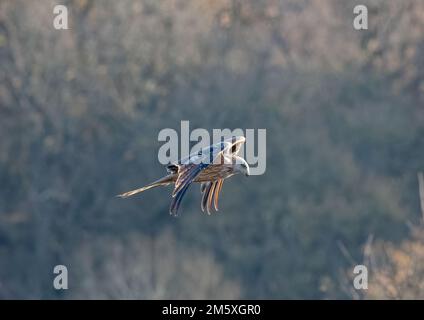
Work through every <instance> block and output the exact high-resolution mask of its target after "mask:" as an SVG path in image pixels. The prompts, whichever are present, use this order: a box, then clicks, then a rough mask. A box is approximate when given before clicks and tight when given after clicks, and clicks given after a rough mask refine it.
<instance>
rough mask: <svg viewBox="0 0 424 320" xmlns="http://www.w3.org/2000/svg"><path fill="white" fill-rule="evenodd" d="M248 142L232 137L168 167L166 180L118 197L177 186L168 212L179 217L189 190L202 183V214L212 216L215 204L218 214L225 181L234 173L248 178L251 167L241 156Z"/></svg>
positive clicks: (241, 138) (162, 179)
mask: <svg viewBox="0 0 424 320" xmlns="http://www.w3.org/2000/svg"><path fill="white" fill-rule="evenodd" d="M245 141H246V139H245V137H243V136H239V137H232V138H230V139H227V140H224V141H222V142H219V143H216V144H213V145H211V146H208V147H206V148H203V149H201V150H199V152H196V153H193V154H191V155H189V156H188V157H186V158H183V159H180V160H178V161H177V162H176V163H171V164H169V165H167V166H166V169H167V171H168V175H166V176H165V177H163V178H161V179H159V180H156V181H154V182H152V183H150V184H148V185H147V186H145V187H142V188H139V189H135V190H132V191H128V192H125V193H123V194H120V195H118V197H121V198H128V197H130V196H133V195H135V194H137V193H140V192H143V191H146V190H148V189H151V188H155V187H159V186H167V185H169V184H172V183H174V184H175V187H174V191H173V192H172V202H171V206H170V208H169V213H170V214H171V215H173V216H177V215H178V208H179V207H180V204H181V200H182V198H183V197H184V195H185V193H186V192H187V189H188V188H189V186H190V185H191V184H192V183H193V182H199V183H200V192H201V193H202V200H201V209H202V211H203V212H204V211H205V210H206V211H207V213H208V214H210V212H211V208H212V202H213V206H214V208H215V210H216V211H218V199H219V194H220V192H221V189H222V184H223V183H224V180H225V179H227V178H229V177H231V176H233V175H235V174H244V175H246V176H249V165H248V164H247V162H246V160H244V159H243V158H242V157H240V156H238V153H239V151H240V148H241V146H242V144H243V143H245Z"/></svg>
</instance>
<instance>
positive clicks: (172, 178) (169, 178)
mask: <svg viewBox="0 0 424 320" xmlns="http://www.w3.org/2000/svg"><path fill="white" fill-rule="evenodd" d="M175 180H176V177H175V175H173V174H170V175H167V176H165V177H163V178H161V179H159V180H156V181H154V182H152V183H150V184H148V185H147V186H144V187H142V188H138V189H135V190H131V191H128V192H125V193H122V194H118V195H117V197H119V198H128V197H131V196H133V195H135V194H137V193H140V192H143V191H146V190H149V189H152V188H156V187H159V186H167V185H168V184H171V183H173V182H175Z"/></svg>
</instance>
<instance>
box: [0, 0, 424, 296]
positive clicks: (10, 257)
mask: <svg viewBox="0 0 424 320" xmlns="http://www.w3.org/2000/svg"><path fill="white" fill-rule="evenodd" d="M56 4H64V5H66V6H67V7H68V10H69V25H70V29H69V30H60V31H59V30H55V29H54V28H53V18H54V15H53V7H54V5H56ZM356 4H365V5H366V6H367V7H368V9H369V29H368V30H365V31H356V30H354V28H353V25H352V22H353V18H354V15H353V7H354V6H355V5H356ZM423 103H424V1H422V0H403V1H398V0H372V1H371V0H368V1H347V0H346V1H340V0H326V1H318V0H317V1H313V0H281V1H277V0H264V1H259V0H243V1H242V0H164V1H156V0H143V1H138V0H122V1H113V0H102V1H99V0H97V1H89V0H75V1H70V0H62V1H50V0H39V1H24V0H0V298H42V299H59V298H64V299H73V298H79V299H85V298H139V299H161V298H174V299H180V298H187V299H196V298H223V299H231V298H248V299H256V298H262V299H263V298H272V299H277V298H287V299H294V298H301V299H311V298H319V299H326V298H337V299H367V298H371V299H375V298H383V299H384V298H420V299H424V267H423V266H424V227H423V222H422V213H421V209H420V201H419V196H418V179H417V173H418V172H419V171H422V170H423V169H424V168H423V163H424V148H423V147H424V109H423V107H424V106H423ZM181 120H190V126H191V128H192V129H194V128H195V127H202V128H206V129H208V130H211V129H212V128H231V129H234V128H265V129H267V171H266V173H265V174H264V175H262V176H254V177H250V178H249V179H242V178H240V177H235V178H233V179H230V180H229V181H228V182H226V183H225V185H224V188H223V189H224V190H223V193H222V196H221V201H220V212H219V213H218V214H215V215H211V216H207V215H205V214H203V213H202V212H201V211H200V205H199V199H200V192H199V191H198V189H197V187H196V188H191V191H190V192H189V193H188V195H187V197H186V198H185V199H184V201H183V203H182V208H181V216H180V217H179V218H177V219H175V218H173V217H171V216H169V214H168V207H169V203H170V193H171V190H172V189H171V187H168V188H163V189H156V190H152V191H149V192H148V193H145V194H142V195H140V196H138V197H136V198H131V199H129V200H125V201H124V200H120V199H117V198H115V197H114V196H115V195H116V194H117V193H120V192H123V191H127V190H129V189H131V188H134V187H139V186H141V185H144V184H145V183H147V182H150V181H152V180H154V179H156V178H158V177H160V176H161V175H163V174H164V173H165V171H164V169H163V167H162V166H161V165H160V164H159V163H158V160H157V152H158V149H159V147H160V146H161V143H159V142H158V139H157V135H158V133H159V131H160V130H161V129H163V128H167V127H170V128H175V129H177V131H179V127H180V121H181ZM362 263H364V264H366V265H367V266H369V284H368V287H369V289H368V290H367V291H356V290H354V289H353V287H352V281H351V279H352V276H353V274H352V270H353V267H354V266H355V265H356V264H362ZM57 264H64V265H66V266H67V267H68V270H69V289H68V290H64V291H57V290H54V289H53V286H52V282H53V277H54V275H53V267H54V266H55V265H57Z"/></svg>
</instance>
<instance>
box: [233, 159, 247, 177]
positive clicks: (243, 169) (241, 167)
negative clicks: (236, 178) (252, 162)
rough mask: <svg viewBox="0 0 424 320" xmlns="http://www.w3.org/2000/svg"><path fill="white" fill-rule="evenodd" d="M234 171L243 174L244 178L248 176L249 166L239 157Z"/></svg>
mask: <svg viewBox="0 0 424 320" xmlns="http://www.w3.org/2000/svg"><path fill="white" fill-rule="evenodd" d="M235 171H236V172H238V173H241V174H244V175H245V176H246V177H247V176H249V175H250V169H249V164H248V163H247V162H246V160H244V159H243V158H241V157H237V161H236V164H235Z"/></svg>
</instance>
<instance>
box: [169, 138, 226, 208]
mask: <svg viewBox="0 0 424 320" xmlns="http://www.w3.org/2000/svg"><path fill="white" fill-rule="evenodd" d="M231 146H232V145H231V143H229V142H221V143H217V144H215V145H212V146H210V147H208V148H204V149H202V150H200V151H199V153H198V154H196V155H195V156H193V157H192V158H189V159H188V160H187V161H186V163H185V164H181V165H180V166H179V170H178V178H177V181H176V182H175V188H174V191H173V192H172V197H173V199H172V203H171V207H170V210H169V211H170V213H171V214H172V215H177V212H178V208H179V206H180V203H181V200H182V198H183V196H184V194H185V193H186V192H187V189H188V187H189V186H190V184H191V183H192V182H193V180H194V179H195V178H196V177H197V175H198V174H199V173H200V172H201V171H202V170H204V169H206V168H207V167H208V166H209V165H210V164H212V163H216V161H221V160H222V159H221V158H223V157H222V156H223V154H226V153H228V150H229V149H230V148H231Z"/></svg>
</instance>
